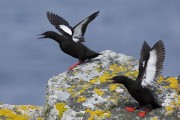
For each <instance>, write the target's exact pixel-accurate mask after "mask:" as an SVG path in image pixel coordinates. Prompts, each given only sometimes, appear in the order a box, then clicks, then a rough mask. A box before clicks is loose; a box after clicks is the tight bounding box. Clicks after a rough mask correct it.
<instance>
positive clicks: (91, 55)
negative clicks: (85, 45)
mask: <svg viewBox="0 0 180 120" xmlns="http://www.w3.org/2000/svg"><path fill="white" fill-rule="evenodd" d="M99 55H101V54H100V53H97V52H94V51H91V52H88V55H87V56H88V59H91V58H95V57H97V56H99Z"/></svg>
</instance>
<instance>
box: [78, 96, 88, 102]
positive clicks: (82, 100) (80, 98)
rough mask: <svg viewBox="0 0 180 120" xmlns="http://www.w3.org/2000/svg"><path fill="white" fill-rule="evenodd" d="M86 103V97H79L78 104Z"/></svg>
mask: <svg viewBox="0 0 180 120" xmlns="http://www.w3.org/2000/svg"><path fill="white" fill-rule="evenodd" d="M84 101H86V97H84V96H79V97H78V100H77V102H84Z"/></svg>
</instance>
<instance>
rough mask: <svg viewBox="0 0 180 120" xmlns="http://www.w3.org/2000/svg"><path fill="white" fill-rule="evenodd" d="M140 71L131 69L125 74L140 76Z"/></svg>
mask: <svg viewBox="0 0 180 120" xmlns="http://www.w3.org/2000/svg"><path fill="white" fill-rule="evenodd" d="M138 73H139V71H138V70H134V71H129V72H127V73H126V74H125V76H133V77H137V76H138Z"/></svg>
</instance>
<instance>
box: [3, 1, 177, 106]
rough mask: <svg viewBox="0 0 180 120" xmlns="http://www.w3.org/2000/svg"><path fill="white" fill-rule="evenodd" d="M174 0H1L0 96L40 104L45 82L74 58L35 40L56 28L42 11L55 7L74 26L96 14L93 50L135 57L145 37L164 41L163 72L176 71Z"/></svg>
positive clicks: (90, 31) (90, 35)
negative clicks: (97, 13) (39, 35)
mask: <svg viewBox="0 0 180 120" xmlns="http://www.w3.org/2000/svg"><path fill="white" fill-rule="evenodd" d="M179 5H180V1H179V0H173V1H169V0H163V1H162V0H149V1H144V0H136V1H134V0H111V1H105V0H98V1H97V0H86V1H85V0H78V1H77V0H51V1H50V0H37V1H31V0H14V1H13V0H0V101H2V102H4V103H8V104H33V105H44V103H45V97H46V85H47V81H48V79H49V78H50V77H52V76H55V75H58V74H59V73H62V72H64V71H66V70H67V69H68V67H69V66H71V65H72V64H74V63H75V62H77V60H76V59H74V58H72V57H70V56H68V55H66V54H64V53H63V52H62V51H61V50H60V49H59V46H58V44H57V43H56V42H54V41H52V40H50V39H40V40H39V39H37V38H38V37H37V35H38V34H41V33H43V32H45V31H48V30H53V31H57V30H56V29H55V28H54V27H53V26H52V25H51V24H50V23H49V21H48V19H47V17H46V12H47V11H51V12H54V13H56V14H58V15H60V16H62V17H63V18H65V19H66V20H67V21H69V23H70V24H71V25H72V26H74V25H76V24H77V23H78V22H80V21H81V20H83V19H84V18H86V17H87V16H89V15H90V14H92V13H93V12H95V11H98V10H100V11H101V12H100V15H99V16H98V17H97V18H96V19H95V20H94V21H93V22H91V23H90V24H89V26H88V28H87V31H86V34H85V38H86V43H85V44H86V45H87V46H88V47H89V48H91V49H92V50H94V51H97V52H101V51H103V50H113V51H115V52H118V53H124V54H126V55H130V56H134V57H136V58H137V59H139V53H140V50H141V46H142V43H143V41H144V40H146V41H147V42H148V43H149V44H150V45H151V46H152V45H154V44H155V43H156V42H157V41H158V40H160V39H161V40H163V41H164V43H165V45H166V59H165V63H164V70H163V75H164V76H178V75H179V74H180V72H179V71H180V64H179V61H180V54H179V52H180V22H179V21H180V14H179V12H180V7H179Z"/></svg>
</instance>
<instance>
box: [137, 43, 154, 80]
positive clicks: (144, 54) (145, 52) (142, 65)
mask: <svg viewBox="0 0 180 120" xmlns="http://www.w3.org/2000/svg"><path fill="white" fill-rule="evenodd" d="M150 50H151V48H150V46H149V45H148V44H147V42H146V41H144V43H143V46H142V49H141V53H140V59H139V74H138V77H137V78H136V80H137V81H140V82H141V81H142V78H143V76H144V74H145V69H146V65H147V64H146V63H147V60H148V58H149V51H150Z"/></svg>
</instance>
